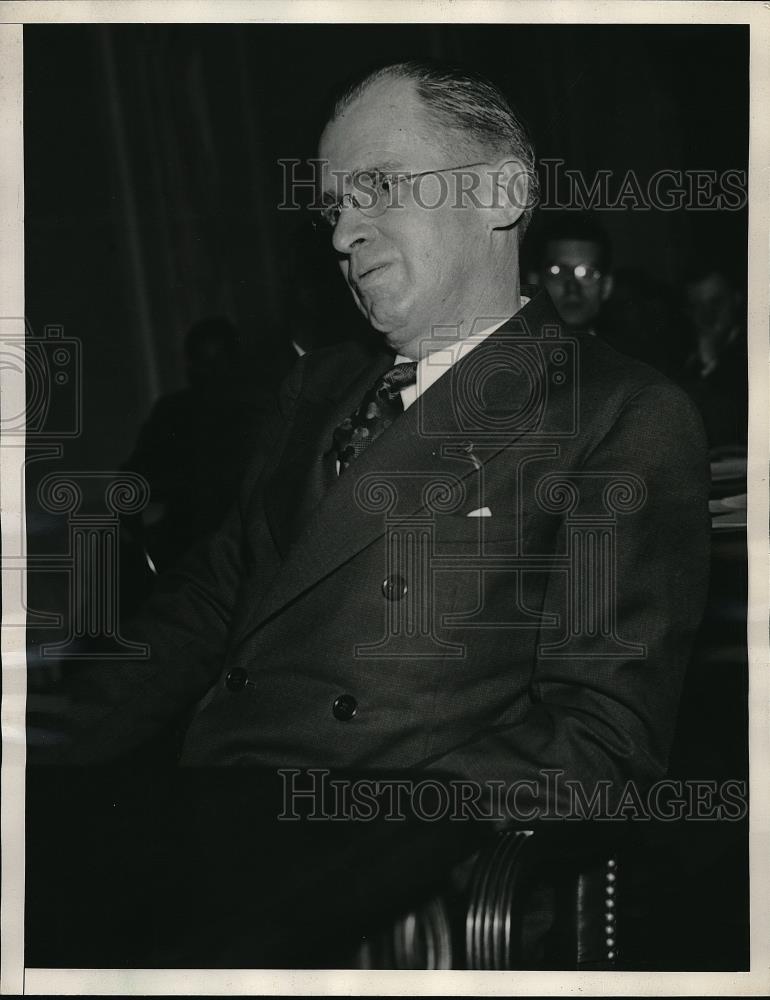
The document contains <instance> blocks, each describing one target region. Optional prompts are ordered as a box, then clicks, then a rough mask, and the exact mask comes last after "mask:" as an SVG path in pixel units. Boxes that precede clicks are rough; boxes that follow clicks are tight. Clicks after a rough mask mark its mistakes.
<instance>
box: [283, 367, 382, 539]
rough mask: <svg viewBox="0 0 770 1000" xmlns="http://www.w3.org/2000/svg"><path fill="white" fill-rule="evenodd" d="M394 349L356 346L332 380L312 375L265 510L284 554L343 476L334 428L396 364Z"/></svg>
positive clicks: (302, 395)
mask: <svg viewBox="0 0 770 1000" xmlns="http://www.w3.org/2000/svg"><path fill="white" fill-rule="evenodd" d="M392 363H393V361H392V355H390V354H386V353H385V352H379V353H378V354H377V355H375V356H374V357H372V355H371V354H368V355H364V354H361V353H359V352H353V355H352V357H351V358H349V359H346V362H345V364H344V366H343V367H342V370H341V371H340V369H337V377H336V380H335V381H334V382H333V383H332V384H331V385H329V384H325V383H323V382H319V380H318V379H317V378H314V377H313V376H312V375H310V376H309V377H308V379H307V381H308V386H307V387H306V388H305V387H304V386H303V391H302V394H301V397H300V400H299V403H298V405H297V412H296V414H295V417H294V421H293V425H292V430H291V433H290V434H289V438H288V441H287V444H286V448H285V449H284V452H283V455H282V457H281V460H280V462H279V464H278V466H277V467H276V469H275V472H274V474H273V475H272V476H271V478H270V480H269V481H268V483H267V484H266V486H265V513H266V516H267V520H268V524H269V526H270V532H271V534H272V536H273V540H274V541H275V544H276V547H277V548H278V551H279V552H280V554H281V557H282V558H286V556H287V554H288V552H289V549H290V548H291V546H292V544H293V543H294V541H295V540H296V538H297V536H298V535H300V534H301V533H302V531H303V529H304V526H305V525H306V524H307V523H308V521H309V519H310V517H311V515H312V512H313V510H314V509H315V507H316V506H317V505H318V503H319V502H320V500H321V498H322V497H323V496H324V494H325V493H326V492H327V491H328V489H329V488H330V487H331V486H332V485H333V484H334V483H335V482H336V480H337V469H336V457H335V455H334V454H333V451H332V448H331V445H332V434H333V432H334V429H335V427H337V425H338V424H339V423H340V422H341V421H342V420H343V419H344V418H345V417H346V416H349V415H350V413H351V412H352V411H353V410H354V409H355V407H356V406H357V405H358V403H359V402H360V400H361V398H362V397H363V395H364V393H365V392H366V390H367V388H368V387H369V385H371V383H372V382H373V381H374V380H375V379H376V378H377V376H378V375H380V374H381V373H382V372H383V371H385V370H386V369H387V368H388V367H389V366H390V365H392Z"/></svg>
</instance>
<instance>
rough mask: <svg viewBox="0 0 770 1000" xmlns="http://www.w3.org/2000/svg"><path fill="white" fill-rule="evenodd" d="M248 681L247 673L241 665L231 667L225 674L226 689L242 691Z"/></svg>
mask: <svg viewBox="0 0 770 1000" xmlns="http://www.w3.org/2000/svg"><path fill="white" fill-rule="evenodd" d="M248 682H249V675H248V674H247V673H246V671H245V670H244V669H243V667H233V669H232V670H230V671H229V672H228V673H227V675H226V676H225V687H226V688H227V690H228V691H243V689H244V688H245V687H246V685H247V684H248Z"/></svg>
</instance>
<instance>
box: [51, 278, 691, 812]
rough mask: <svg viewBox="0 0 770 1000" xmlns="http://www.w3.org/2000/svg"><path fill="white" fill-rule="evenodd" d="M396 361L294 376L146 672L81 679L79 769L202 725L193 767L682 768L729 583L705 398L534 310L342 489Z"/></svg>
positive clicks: (146, 633) (593, 777) (167, 586)
mask: <svg viewBox="0 0 770 1000" xmlns="http://www.w3.org/2000/svg"><path fill="white" fill-rule="evenodd" d="M392 363H393V362H392V355H388V354H386V353H382V354H379V355H377V356H374V357H372V356H371V355H370V354H367V353H366V351H365V350H364V349H363V348H360V347H354V346H352V345H350V344H343V345H338V346H335V347H332V348H330V349H328V350H322V351H319V352H317V353H312V354H310V355H307V356H306V357H304V358H303V359H302V360H301V362H300V363H298V365H297V367H296V369H295V371H294V372H293V374H292V376H291V377H290V379H289V381H288V383H287V384H286V386H285V389H284V392H283V397H282V401H281V412H280V414H279V419H278V420H277V421H276V422H275V424H273V425H272V429H270V430H269V431H268V432H267V434H266V441H265V444H264V446H263V448H262V449H261V452H260V455H259V456H258V457H257V459H256V460H255V463H254V466H253V468H252V470H251V472H250V474H249V476H248V477H247V479H246V481H245V483H244V486H243V489H242V493H241V500H240V503H239V504H238V506H237V507H236V509H234V510H233V511H232V513H231V514H230V516H229V518H228V520H227V522H226V523H225V525H224V527H223V528H222V529H221V530H220V531H219V532H217V533H216V534H214V535H213V536H212V537H211V538H210V540H209V541H208V542H207V543H206V544H204V545H202V546H201V547H200V548H199V549H198V550H197V551H196V552H195V553H194V554H193V555H192V556H191V557H190V558H189V559H188V560H187V562H186V563H184V564H183V565H182V566H181V567H180V568H179V569H178V570H176V571H173V572H171V573H170V574H169V575H168V576H167V578H166V579H164V580H162V582H161V585H160V586H159V588H158V591H157V593H156V594H155V596H154V598H153V599H152V601H151V603H150V606H149V607H148V609H147V612H146V614H145V615H144V616H143V617H142V619H141V620H140V621H138V622H137V623H135V624H134V626H133V627H132V628H131V630H130V631H128V630H127V632H128V635H129V637H130V638H132V639H142V640H143V641H145V642H147V643H149V644H150V647H151V651H152V652H151V656H150V658H149V659H148V660H147V661H145V662H132V663H129V664H126V663H121V662H115V663H113V664H103V665H101V666H100V669H98V670H94V669H89V670H88V672H87V676H83V677H79V678H78V680H77V684H76V689H75V695H74V697H75V698H76V699H77V712H76V713H75V715H74V716H73V724H75V723H76V725H75V729H76V730H77V731H78V733H77V736H76V737H75V736H73V734H72V733H71V732H68V733H67V734H65V735H66V740H65V743H63V744H61V746H60V750H61V754H62V759H65V758H67V759H72V760H83V759H91V760H100V759H109V758H111V757H114V756H115V755H117V754H118V753H119V752H121V751H122V750H124V749H125V748H127V747H130V746H134V745H137V744H139V743H140V742H141V741H142V740H144V739H146V738H148V737H150V736H151V735H152V734H154V733H156V732H157V731H159V730H160V729H162V728H163V727H164V726H168V725H169V724H170V723H171V722H172V721H173V720H174V719H178V718H179V714H180V713H183V712H185V711H190V710H191V709H192V712H191V716H190V718H189V725H188V726H187V728H186V733H185V737H184V743H183V747H182V753H181V761H182V763H184V764H195V765H197V764H202V765H203V764H234V763H237V764H255V765H260V766H264V767H267V768H271V767H292V766H296V767H305V766H312V767H329V768H332V769H334V768H344V769H354V770H356V769H369V770H370V769H401V768H412V767H426V768H437V769H439V770H440V771H441V772H443V773H449V774H452V775H457V776H461V777H465V778H472V779H476V780H479V781H488V780H491V779H496V780H502V781H505V782H513V781H517V780H520V779H530V780H532V779H534V780H537V779H539V778H540V779H541V778H542V775H541V769H543V768H554V769H559V770H561V771H563V772H564V774H565V777H569V778H575V779H579V780H581V781H583V782H584V783H589V784H590V783H592V782H594V781H598V780H601V779H606V780H608V781H610V782H612V783H613V784H614V785H615V786H616V787H619V785H620V784H621V783H623V782H625V781H626V780H628V779H634V780H638V781H640V782H642V783H646V782H649V781H651V780H653V779H655V778H656V777H658V776H660V775H661V774H662V773H663V772H664V770H665V768H666V762H667V755H668V752H669V747H670V743H671V739H672V733H673V727H674V722H675V716H676V711H677V703H678V698H679V692H680V687H681V683H682V677H683V672H684V668H685V665H686V661H687V657H688V651H689V648H690V643H691V640H692V637H693V633H694V631H695V629H696V627H697V625H698V623H699V619H700V616H701V613H702V608H703V601H704V595H705V584H706V577H707V563H708V515H707V465H706V458H705V448H704V442H703V436H702V429H701V426H700V421H699V418H698V417H697V415H696V413H695V411H694V408H693V406H692V404H691V403H690V402H689V401H688V399H687V398H686V396H685V395H684V394H683V393H682V392H681V391H680V390H679V389H678V388H676V387H675V386H673V385H672V384H671V383H670V382H668V381H667V380H666V379H665V378H663V377H662V376H661V375H659V374H658V373H656V372H655V371H653V370H652V369H651V368H648V367H647V366H644V365H642V364H639V363H636V362H633V361H630V360H629V359H626V358H622V357H621V356H620V355H618V354H616V353H615V352H614V351H613V350H612V349H611V348H609V347H607V345H605V344H603V343H602V342H601V341H599V340H597V339H595V338H591V337H587V338H585V339H580V340H579V341H575V342H572V341H570V340H569V339H567V338H563V337H561V336H560V331H559V321H558V318H557V316H556V314H555V312H554V311H553V308H552V306H551V304H550V300H549V299H548V298H547V296H545V295H540V296H538V297H537V298H536V299H534V300H533V301H532V302H530V303H529V304H528V305H527V306H525V307H524V308H523V309H522V310H521V312H520V313H519V314H517V316H515V317H514V318H513V319H512V320H510V321H509V322H508V323H506V324H505V326H504V327H502V328H501V329H500V330H498V331H496V332H495V333H494V334H492V335H491V336H490V337H488V338H487V339H486V340H485V341H484V342H483V343H482V344H481V345H480V346H478V347H477V348H476V349H475V350H474V351H472V352H471V353H470V354H468V355H467V356H466V357H465V358H464V359H463V360H462V361H461V362H460V363H458V364H457V365H455V366H454V367H453V369H452V370H451V372H450V373H448V374H447V375H445V376H444V377H443V378H441V379H439V380H438V381H437V382H436V383H435V384H434V385H433V386H432V387H431V388H430V389H428V390H427V391H426V392H425V393H424V394H423V395H422V396H421V397H420V399H419V400H418V401H417V403H415V404H414V405H413V406H412V407H410V408H409V409H408V410H407V411H406V412H405V413H404V414H403V415H402V416H401V417H399V418H398V419H397V420H396V421H395V423H394V424H393V425H392V426H391V427H390V428H389V429H388V430H387V431H386V432H385V433H384V434H383V436H382V437H381V438H380V439H379V440H378V441H376V442H375V443H374V444H373V445H372V446H371V447H370V448H369V449H368V450H367V451H365V452H364V453H363V454H362V455H361V457H360V458H359V459H358V460H357V461H356V462H355V463H354V464H353V465H352V466H351V467H350V469H349V470H348V471H346V472H345V474H344V475H342V476H341V477H339V478H338V477H337V476H336V472H335V464H334V463H335V460H334V455H333V454H332V453H331V452H330V443H331V437H332V431H333V429H334V427H335V426H336V425H337V424H338V423H339V422H340V420H342V419H343V418H344V417H345V416H347V415H349V414H350V413H351V411H352V410H353V409H355V407H356V405H357V404H358V402H359V400H360V399H361V397H362V396H363V394H364V392H365V390H366V389H367V388H368V386H369V385H370V384H371V382H372V381H373V379H374V378H375V377H376V376H377V375H378V374H379V373H381V372H382V371H384V370H385V369H387V368H388V367H389V366H390V365H391V364H392ZM482 507H488V508H489V509H490V511H491V513H492V516H491V517H468V516H467V514H468V513H469V512H470V511H472V510H478V509H480V508H482ZM234 671H235V673H234ZM239 671H241V672H240V673H239ZM228 677H229V678H230V680H229V681H228ZM342 695H346V696H349V697H348V698H347V699H345V700H343V702H340V701H339V700H338V699H339V698H340V696H342ZM353 710H354V714H352V713H353ZM351 714H352V717H349V718H346V716H350V715H351ZM81 736H82V738H81ZM86 747H87V748H88V749H85V748H86ZM535 794H536V795H537V793H535Z"/></svg>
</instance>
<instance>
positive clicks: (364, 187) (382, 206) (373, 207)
mask: <svg viewBox="0 0 770 1000" xmlns="http://www.w3.org/2000/svg"><path fill="white" fill-rule="evenodd" d="M483 165H484V164H483V162H481V163H463V164H460V165H459V166H456V167H442V168H441V169H439V170H423V171H421V172H419V173H409V172H403V173H402V172H395V171H386V170H359V171H358V172H357V173H355V174H353V175H352V178H351V186H352V187H353V191H349V192H347V193H346V194H344V195H343V196H342V197H341V198H340V199H339V200H338V201H330V202H328V203H327V204H325V205H324V206H323V207H322V208H321V209H320V210H318V211H316V212H314V213H313V214H314V216H315V217H314V218H313V227H314V228H315V229H324V230H330V229H334V227H335V226H336V225H337V222H338V221H339V218H340V214H341V212H342V209H343V208H344V207H345V205H351V206H352V207H353V208H357V209H358V211H359V212H361V214H362V215H365V216H366V217H367V218H369V219H376V218H377V217H378V216H380V215H382V214H383V213H384V212H385V211H387V209H389V208H391V207H392V206H393V205H394V204H395V198H396V195H397V188H398V184H399V183H400V182H401V181H410V182H411V181H414V180H416V179H417V178H418V177H427V176H429V175H430V174H445V173H448V172H450V171H452V170H467V169H470V167H481V166H483ZM433 207H435V206H433Z"/></svg>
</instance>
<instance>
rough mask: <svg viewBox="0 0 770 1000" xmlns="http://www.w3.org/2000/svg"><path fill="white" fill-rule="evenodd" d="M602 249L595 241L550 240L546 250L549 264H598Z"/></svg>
mask: <svg viewBox="0 0 770 1000" xmlns="http://www.w3.org/2000/svg"><path fill="white" fill-rule="evenodd" d="M601 255H602V252H601V247H600V246H599V244H598V243H595V242H594V241H593V240H572V239H565V240H549V241H548V243H547V244H546V248H545V259H546V262H547V263H559V262H563V263H565V264H594V265H595V264H597V263H598V262H599V260H600V258H601Z"/></svg>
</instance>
